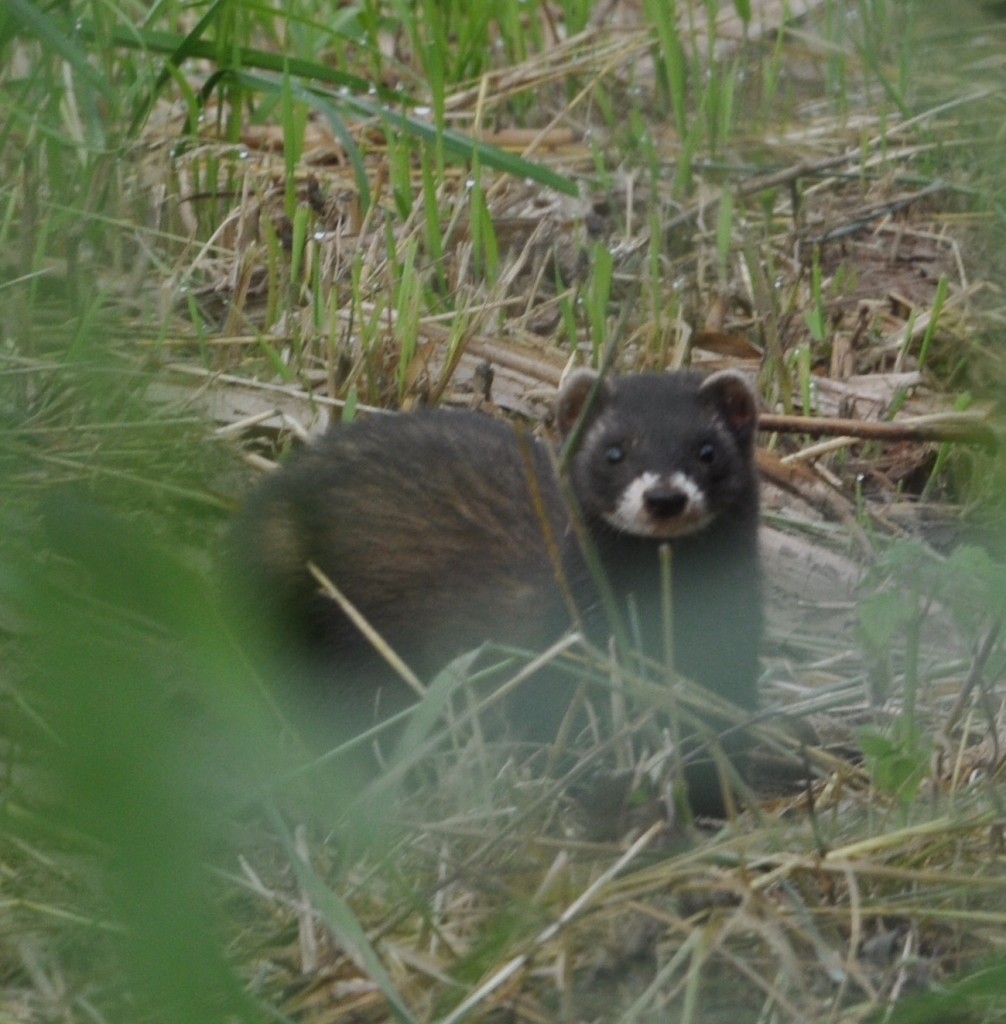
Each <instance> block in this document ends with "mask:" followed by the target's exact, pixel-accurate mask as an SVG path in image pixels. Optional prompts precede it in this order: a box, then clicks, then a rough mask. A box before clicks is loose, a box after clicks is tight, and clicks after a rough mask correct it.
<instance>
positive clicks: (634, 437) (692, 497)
mask: <svg viewBox="0 0 1006 1024" xmlns="http://www.w3.org/2000/svg"><path fill="white" fill-rule="evenodd" d="M557 420H558V425H559V429H560V432H561V434H562V436H563V439H564V445H565V447H566V448H567V449H570V450H569V451H568V452H567V453H566V455H565V458H566V465H567V471H568V481H569V485H570V490H571V492H572V495H573V499H574V500H573V504H575V506H576V508H575V509H571V507H570V503H568V502H567V500H566V499H565V498H564V491H563V486H562V483H561V479H560V476H559V474H558V472H557V468H556V467H557V466H558V461H557V458H556V453H553V452H551V451H550V450H549V449H548V448H547V446H546V445H544V444H543V443H541V442H538V441H536V440H534V439H533V438H532V437H531V436H530V435H528V434H526V433H522V432H520V431H518V430H517V429H515V428H514V427H511V426H509V425H507V424H505V423H501V422H499V421H496V420H494V419H491V418H490V417H488V416H485V415H481V414H478V413H469V412H455V411H423V412H416V413H412V414H407V415H402V416H398V417H383V416H382V417H377V418H371V419H366V420H362V421H357V422H354V423H352V424H350V425H348V426H336V427H333V428H332V429H331V430H329V431H328V432H327V433H326V434H325V435H324V437H322V438H321V439H320V440H319V441H318V442H317V443H316V444H314V445H313V446H311V447H309V448H307V449H306V450H305V451H303V452H302V453H301V454H299V455H297V456H295V457H294V458H293V459H292V460H291V461H290V462H289V463H288V464H287V465H286V466H284V467H283V468H282V469H280V470H279V471H278V472H276V473H275V474H273V475H272V476H271V477H269V478H268V479H267V480H265V481H264V482H263V483H262V485H261V486H259V487H258V488H257V489H256V491H255V492H254V493H253V494H252V496H251V498H250V500H249V502H248V504H247V506H246V508H245V509H244V511H243V513H242V514H241V515H240V516H239V518H238V520H237V521H236V523H235V526H234V528H233V530H232V533H231V537H230V545H229V546H230V550H231V552H232V560H233V561H234V562H235V564H236V565H237V566H238V569H239V573H240V579H241V581H242V583H241V586H242V589H243V590H244V592H245V597H246V603H249V604H251V605H253V606H256V607H257V608H258V609H259V610H260V611H261V612H264V613H265V614H266V619H263V625H264V626H265V627H267V628H274V629H278V630H279V631H281V634H282V636H283V640H284V643H285V644H286V645H287V647H288V649H289V650H291V651H293V652H295V653H296V654H297V656H298V658H299V660H300V661H302V662H305V661H306V662H309V663H311V664H312V666H313V667H314V669H315V670H317V671H318V672H319V673H320V674H321V675H322V676H323V677H325V678H326V680H329V679H330V683H328V682H326V684H325V685H326V686H329V685H330V687H331V691H332V693H333V696H334V697H335V698H336V701H335V702H333V714H338V713H340V711H341V712H342V713H344V714H346V715H347V716H350V717H351V718H352V719H353V723H354V725H359V724H360V718H359V709H360V707H361V705H365V706H367V707H368V708H369V707H370V706H371V702H373V701H374V698H375V696H376V695H377V693H378V691H379V690H380V692H381V693H382V694H383V696H382V699H381V700H382V702H381V711H380V713H387V712H388V711H390V710H393V709H395V708H397V707H400V706H401V703H402V702H403V701H406V700H408V699H409V693H408V691H407V689H406V688H405V685H404V684H403V683H401V682H396V681H395V680H393V679H392V677H391V676H390V674H389V673H388V672H387V671H386V670H384V671H382V669H384V665H383V662H382V661H381V660H380V659H379V658H378V657H377V656H376V654H375V652H374V651H373V648H372V646H371V644H370V643H369V641H367V640H366V639H365V638H364V636H363V635H362V634H361V632H360V631H359V630H358V628H357V627H356V626H355V625H354V624H353V623H352V622H351V621H350V620H349V619H348V618H347V617H346V616H345V615H344V614H343V612H342V611H341V610H340V609H339V607H338V606H337V605H336V603H335V602H334V601H333V600H332V599H331V597H330V596H327V595H325V594H324V593H323V592H322V590H321V589H320V587H319V585H318V583H317V581H316V579H315V578H314V577H313V576H312V575H311V574H310V573H309V571H308V568H307V566H308V563H313V564H314V565H316V566H317V567H318V569H319V570H320V571H321V572H322V573H323V574H324V575H325V576H326V577H328V578H329V579H330V580H331V581H332V582H333V583H334V584H335V585H336V586H337V587H338V588H339V590H341V592H342V593H343V594H344V595H345V596H346V598H348V600H349V601H350V602H351V603H352V604H353V605H354V606H355V607H356V609H357V610H358V611H359V612H360V613H361V614H362V615H363V617H364V618H365V619H366V620H367V621H368V622H369V623H370V624H371V625H372V626H373V627H374V628H375V629H376V630H377V632H378V633H379V634H380V635H381V636H382V637H383V638H384V640H386V641H387V643H388V644H389V645H390V646H391V648H392V649H393V650H394V651H396V652H397V653H398V654H399V655H400V656H401V657H402V659H403V660H404V661H405V662H406V663H407V664H408V665H409V666H410V667H411V668H412V669H413V670H414V671H415V672H416V673H417V674H418V675H419V676H420V677H423V676H429V675H431V674H432V673H434V672H435V671H436V670H437V669H439V668H441V667H442V666H444V665H445V664H446V663H447V662H448V661H449V660H450V659H451V658H453V657H455V656H456V655H458V654H460V653H462V652H463V651H466V650H470V649H473V648H475V647H477V646H478V645H479V644H481V643H483V642H484V641H486V640H491V641H496V642H500V643H504V644H509V645H514V646H521V647H525V648H529V649H534V648H542V647H544V646H545V645H546V644H548V643H549V642H550V641H552V640H554V639H556V638H557V637H558V636H560V635H561V633H562V632H563V631H564V630H565V629H566V628H568V626H569V624H570V621H571V615H570V607H569V603H568V600H567V598H568V596H569V595H572V598H573V600H574V602H575V605H576V606H577V608H578V609H579V611H580V612H581V614H582V618H583V619H584V620H585V621H586V622H587V623H588V626H589V628H590V629H591V630H592V631H593V632H595V633H597V634H598V635H599V638H602V639H603V637H604V636H605V635H606V632H607V630H608V624H607V621H606V619H605V616H604V614H603V613H601V612H600V610H599V609H600V604H601V602H600V601H599V593H598V588H597V586H596V583H595V580H594V579H593V577H592V575H591V572H590V570H589V569H588V567H587V560H586V559H585V557H584V553H583V550H582V549H581V537H582V535H583V530H579V531H578V530H577V529H576V528H575V526H576V523H577V522H579V523H581V524H582V526H583V527H585V528H586V533H587V534H588V535H589V538H590V540H591V541H592V543H593V545H594V548H595V550H596V552H597V554H598V556H599V559H600V563H601V565H602V566H603V569H604V572H605V574H606V576H607V579H608V581H609V583H610V585H611V588H612V591H613V593H614V595H615V598H616V601H617V603H618V604H619V605H620V606H621V608H620V610H621V611H623V612H624V610H625V605H626V604H627V603H628V601H629V599H630V597H631V603H632V606H633V622H634V624H635V626H636V628H637V629H638V633H639V635H641V638H642V642H643V649H644V651H646V652H647V653H650V654H651V655H654V656H657V657H660V655H661V653H662V645H661V642H660V637H661V625H660V624H661V616H660V600H661V598H660V595H661V592H662V591H661V585H660V568H659V555H658V551H659V547H660V546H661V545H662V544H664V543H667V544H669V545H670V546H671V548H672V558H673V561H672V565H673V577H672V591H673V602H674V608H673V613H674V620H673V621H674V632H673V637H674V647H675V663H676V665H677V666H678V668H679V669H680V670H681V671H682V672H683V673H684V674H686V675H688V676H690V677H692V678H694V679H695V680H696V681H698V682H700V683H702V684H704V685H705V686H707V687H709V688H710V689H711V690H714V691H715V692H717V693H718V694H720V695H722V696H724V697H726V698H728V699H729V700H731V701H733V702H734V703H736V704H739V705H741V706H746V707H751V706H753V704H754V701H755V683H756V678H757V664H758V648H759V643H760V637H761V628H762V613H761V598H760V580H759V563H758V545H757V530H758V484H757V476H756V471H755V468H754V460H753V439H754V432H755V428H756V421H757V411H756V403H755V399H754V396H753V394H752V392H751V390H750V388H749V387H748V385H747V384H746V383H745V381H744V379H743V378H742V377H740V376H739V375H737V374H736V373H732V372H729V371H726V372H721V373H716V374H713V375H712V376H710V377H707V378H703V377H702V376H701V375H700V374H697V373H693V372H684V373H675V374H640V375H631V376H624V377H620V378H615V379H606V380H602V381H600V382H598V380H597V377H596V375H595V374H593V373H592V372H589V371H578V372H576V373H574V374H572V375H571V377H570V379H569V380H568V382H567V383H566V385H565V386H564V388H563V389H562V391H561V393H560V395H559V400H558V406H557ZM578 424H579V426H577V425H578ZM574 427H576V428H577V429H576V430H574ZM571 445H572V446H573V447H572V448H570V446H571ZM566 493H568V492H566ZM577 517H579V518H578V519H577ZM559 578H562V579H563V583H564V586H565V592H564V587H563V586H560V583H559V582H558V579H559ZM375 679H380V680H381V682H380V683H379V684H378V683H375ZM529 685H534V684H533V682H532V683H531V684H529ZM545 685H547V682H546V683H542V686H545ZM389 697H390V698H391V699H390V702H389V700H388V698H389ZM551 705H552V702H551V701H549V700H548V699H545V700H543V707H544V708H545V709H546V713H554V712H549V711H548V710H547V709H549V708H550V707H551ZM367 713H368V714H369V713H370V712H369V711H368V712H367ZM554 724H557V722H556V723H554Z"/></svg>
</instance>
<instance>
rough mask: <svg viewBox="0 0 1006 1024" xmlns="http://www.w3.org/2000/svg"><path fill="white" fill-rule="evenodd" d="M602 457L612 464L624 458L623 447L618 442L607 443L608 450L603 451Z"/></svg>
mask: <svg viewBox="0 0 1006 1024" xmlns="http://www.w3.org/2000/svg"><path fill="white" fill-rule="evenodd" d="M604 457H605V458H606V459H607V460H608V462H610V463H611V464H612V465H614V464H615V463H618V462H621V461H622V459H624V458H625V449H624V448H623V447H622V445H620V444H609V445H608V450H607V451H606V452H605V453H604Z"/></svg>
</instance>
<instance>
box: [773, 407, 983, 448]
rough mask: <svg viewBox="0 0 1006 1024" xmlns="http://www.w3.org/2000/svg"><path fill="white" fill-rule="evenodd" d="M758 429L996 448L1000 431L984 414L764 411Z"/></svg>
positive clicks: (874, 439)
mask: <svg viewBox="0 0 1006 1024" xmlns="http://www.w3.org/2000/svg"><path fill="white" fill-rule="evenodd" d="M758 429H759V430H763V431H771V432H775V433H780V434H826V435H828V436H829V437H858V438H861V439H863V440H868V441H957V442H960V443H962V444H980V445H984V446H985V447H988V448H996V447H997V446H998V444H999V433H998V432H997V431H996V430H995V429H993V428H992V427H991V426H990V425H989V423H988V422H987V420H986V419H985V418H984V417H983V416H979V415H973V414H961V413H945V414H939V415H935V416H915V417H913V418H912V419H907V420H898V421H896V422H892V423H879V422H876V421H868V420H851V419H842V418H840V417H837V416H784V415H781V414H775V413H765V414H763V415H762V416H760V417H759V419H758Z"/></svg>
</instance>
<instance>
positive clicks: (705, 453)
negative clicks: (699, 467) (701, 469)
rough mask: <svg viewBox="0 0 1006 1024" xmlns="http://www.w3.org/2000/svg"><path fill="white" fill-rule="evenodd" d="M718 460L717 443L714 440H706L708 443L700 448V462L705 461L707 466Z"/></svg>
mask: <svg viewBox="0 0 1006 1024" xmlns="http://www.w3.org/2000/svg"><path fill="white" fill-rule="evenodd" d="M715 461H716V445H714V444H713V443H712V441H706V443H705V444H704V445H703V446H702V447H701V448H700V449H699V462H704V463H705V464H706V465H707V466H708V465H709V464H710V463H712V462H715Z"/></svg>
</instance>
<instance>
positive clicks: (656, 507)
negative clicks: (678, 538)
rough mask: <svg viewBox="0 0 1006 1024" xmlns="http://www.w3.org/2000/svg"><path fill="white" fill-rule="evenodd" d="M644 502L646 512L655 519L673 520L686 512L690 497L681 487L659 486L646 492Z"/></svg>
mask: <svg viewBox="0 0 1006 1024" xmlns="http://www.w3.org/2000/svg"><path fill="white" fill-rule="evenodd" d="M643 501H644V502H645V504H646V511H647V512H649V514H650V515H651V516H653V518H654V519H673V518H674V517H675V516H679V515H681V513H682V512H684V510H685V506H686V505H687V504H688V495H687V494H685V492H684V491H682V490H681V489H680V488H679V487H672V486H671V485H669V484H658V485H657V486H655V487H651V488H649V489H648V490H647V491H646V493H645V494H644V495H643Z"/></svg>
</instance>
